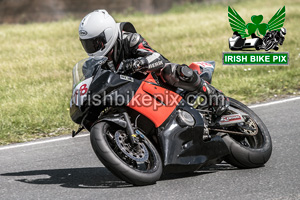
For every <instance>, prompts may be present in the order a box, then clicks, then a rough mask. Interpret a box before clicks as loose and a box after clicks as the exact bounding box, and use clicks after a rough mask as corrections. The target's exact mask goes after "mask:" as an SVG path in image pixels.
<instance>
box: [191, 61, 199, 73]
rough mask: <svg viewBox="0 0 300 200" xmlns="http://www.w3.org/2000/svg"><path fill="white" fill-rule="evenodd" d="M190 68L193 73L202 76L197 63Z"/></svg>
mask: <svg viewBox="0 0 300 200" xmlns="http://www.w3.org/2000/svg"><path fill="white" fill-rule="evenodd" d="M189 68H191V69H192V70H193V71H197V72H198V74H201V69H200V66H199V65H198V64H197V63H195V62H193V63H192V64H190V65H189Z"/></svg>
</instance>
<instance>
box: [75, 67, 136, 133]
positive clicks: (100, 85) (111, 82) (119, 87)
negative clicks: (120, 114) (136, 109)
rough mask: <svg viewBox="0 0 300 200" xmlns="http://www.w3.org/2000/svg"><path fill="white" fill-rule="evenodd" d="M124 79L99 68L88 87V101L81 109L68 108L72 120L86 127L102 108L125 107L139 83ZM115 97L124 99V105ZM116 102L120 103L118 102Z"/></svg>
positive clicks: (134, 80)
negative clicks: (118, 96)
mask: <svg viewBox="0 0 300 200" xmlns="http://www.w3.org/2000/svg"><path fill="white" fill-rule="evenodd" d="M124 77H125V76H123V75H119V74H116V73H113V72H112V71H110V70H105V69H102V68H99V69H98V71H97V72H96V73H95V75H94V78H93V81H92V83H91V85H90V87H89V91H88V99H87V100H86V101H85V102H84V104H83V105H82V106H81V107H77V106H75V105H74V104H73V105H72V107H71V108H70V115H71V118H72V120H73V121H74V122H75V123H77V124H82V125H85V126H86V124H87V123H89V122H93V121H95V120H96V119H97V117H98V116H99V114H100V112H101V111H102V110H103V109H104V108H106V107H109V106H115V105H118V106H125V105H127V103H128V102H129V101H130V100H131V98H132V96H133V95H134V93H135V92H136V90H137V89H138V87H139V86H140V84H141V81H140V80H137V79H133V78H128V77H127V80H126V77H125V78H124ZM129 91H130V92H129ZM96 95H97V96H96ZM117 95H120V96H125V97H126V99H125V100H126V101H122V103H123V104H124V105H121V104H120V103H121V100H122V99H120V98H117ZM99 97H101V98H99ZM104 97H105V98H104ZM94 100H96V101H94ZM99 100H101V104H100V105H97V106H95V105H96V104H97V103H98V102H99ZM105 100H106V101H105ZM118 100H119V101H120V102H118ZM94 103H96V104H94ZM83 120H84V121H83ZM85 121H87V122H85ZM86 128H87V127H86Z"/></svg>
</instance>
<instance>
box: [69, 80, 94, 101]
mask: <svg viewBox="0 0 300 200" xmlns="http://www.w3.org/2000/svg"><path fill="white" fill-rule="evenodd" d="M92 78H93V77H90V78H88V79H86V80H84V81H82V82H80V83H79V84H78V85H77V86H76V87H75V88H74V89H73V94H72V99H71V102H70V107H71V106H72V104H75V105H76V106H82V105H83V103H84V101H85V100H86V97H87V94H88V90H89V87H90V85H91V82H92Z"/></svg>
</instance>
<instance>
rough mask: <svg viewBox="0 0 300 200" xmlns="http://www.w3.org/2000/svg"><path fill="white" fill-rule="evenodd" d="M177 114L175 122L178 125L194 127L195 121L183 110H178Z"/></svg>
mask: <svg viewBox="0 0 300 200" xmlns="http://www.w3.org/2000/svg"><path fill="white" fill-rule="evenodd" d="M177 113H178V116H177V121H178V123H179V125H185V126H194V125H195V119H194V117H193V116H192V115H191V114H190V113H189V112H187V111H184V110H178V111H177Z"/></svg>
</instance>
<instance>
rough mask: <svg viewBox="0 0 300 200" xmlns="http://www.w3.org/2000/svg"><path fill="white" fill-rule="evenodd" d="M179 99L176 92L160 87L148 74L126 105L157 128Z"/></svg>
mask: <svg viewBox="0 0 300 200" xmlns="http://www.w3.org/2000/svg"><path fill="white" fill-rule="evenodd" d="M145 99H147V102H145ZM181 99H182V97H181V96H180V95H178V94H177V93H175V92H172V91H170V90H167V89H165V88H162V87H160V86H159V85H158V84H157V83H156V81H155V79H154V78H153V76H152V75H151V74H149V75H148V76H147V78H146V79H145V80H144V81H143V82H142V83H141V85H140V87H139V88H138V90H137V91H136V93H135V95H134V97H133V98H132V99H131V101H130V102H129V103H128V104H127V106H128V107H130V108H132V109H134V110H136V111H137V112H139V113H141V114H143V115H144V116H146V117H147V118H148V119H150V120H151V121H152V122H153V123H154V124H155V127H156V128H157V127H159V126H160V125H161V124H162V123H163V122H164V121H165V120H166V119H167V118H168V117H169V116H170V115H171V113H172V112H173V111H174V109H175V108H176V106H177V104H178V103H179V102H180V100H181ZM146 104H147V105H146Z"/></svg>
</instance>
